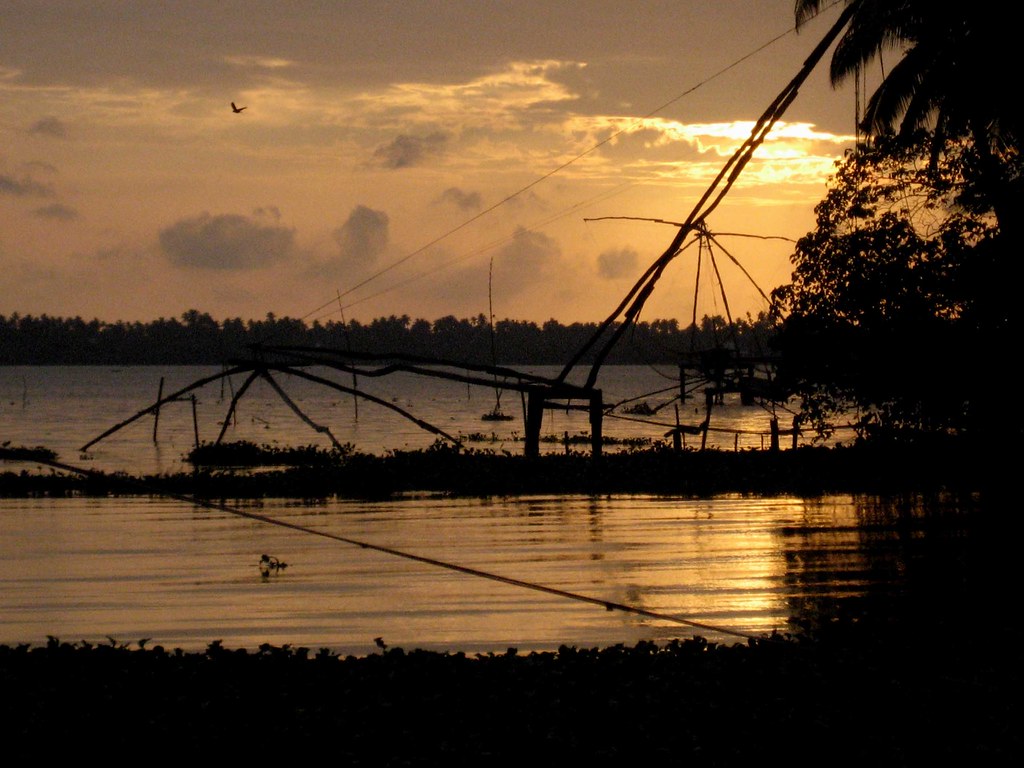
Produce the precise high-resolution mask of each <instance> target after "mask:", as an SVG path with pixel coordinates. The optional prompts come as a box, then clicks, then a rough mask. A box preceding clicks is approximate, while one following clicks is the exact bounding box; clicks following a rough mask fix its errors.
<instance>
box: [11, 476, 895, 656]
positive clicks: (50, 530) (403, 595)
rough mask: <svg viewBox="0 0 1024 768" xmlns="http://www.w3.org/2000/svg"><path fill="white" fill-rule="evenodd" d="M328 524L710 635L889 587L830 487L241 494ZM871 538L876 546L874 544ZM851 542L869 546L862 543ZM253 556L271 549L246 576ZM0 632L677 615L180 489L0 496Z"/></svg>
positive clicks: (463, 635) (415, 631) (358, 649)
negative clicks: (721, 494)
mask: <svg viewBox="0 0 1024 768" xmlns="http://www.w3.org/2000/svg"><path fill="white" fill-rule="evenodd" d="M250 509H252V510H253V511H257V512H259V513H260V514H264V515H267V516H270V517H273V518H276V519H280V520H283V521H286V522H289V523H294V524H298V525H302V526H305V527H309V528H314V529H316V530H318V531H324V532H327V533H330V534H333V535H337V536H343V537H346V538H351V539H355V540H357V541H362V542H367V543H370V544H374V545H377V546H384V547H389V548H394V549H398V550H403V551H406V552H409V553H412V554H415V555H419V556H423V557H429V558H434V559H439V560H444V561H450V562H453V563H456V564H459V565H464V566H470V567H473V568H477V569H481V570H486V571H489V572H493V573H496V574H499V575H502V576H507V577H512V578H515V579H520V580H525V581H530V582H536V583H539V584H542V585H545V586H548V587H553V588H556V589H560V590H565V591H569V592H574V593H580V594H584V595H587V596H590V597H594V598H597V599H600V600H607V601H610V602H616V603H626V604H629V605H634V606H639V607H642V608H645V609H648V610H651V611H655V612H658V613H664V614H669V615H672V616H676V617H681V618H687V619H691V620H694V621H698V622H701V623H703V624H710V625H714V626H719V627H721V628H723V629H725V630H728V631H735V632H741V633H750V634H762V633H768V632H771V631H772V630H773V629H779V630H782V631H788V630H790V629H792V628H791V627H790V626H788V625H787V619H788V617H789V616H791V615H792V614H793V612H794V610H796V608H797V607H798V606H800V605H802V604H803V603H804V602H806V601H807V600H809V599H811V600H813V599H816V598H819V597H821V596H822V595H828V596H829V597H830V598H841V597H845V596H854V595H861V594H864V593H865V592H867V591H868V590H871V589H873V588H877V587H880V586H881V587H883V588H890V587H892V586H893V585H897V586H898V582H899V580H900V578H901V576H900V574H901V573H902V572H904V571H906V569H907V566H908V563H907V562H905V557H906V555H905V553H904V552H903V550H902V549H901V547H899V546H895V545H897V544H899V542H900V539H901V537H902V536H903V535H904V534H902V533H900V531H899V530H898V528H896V527H893V528H891V529H889V530H888V531H887V532H886V530H884V529H883V532H882V533H879V531H878V530H877V529H876V530H875V531H874V532H873V533H872V534H871V537H872V540H871V541H869V540H868V539H867V538H866V536H865V534H864V533H863V531H862V530H860V528H859V526H860V525H861V524H863V523H864V522H865V516H872V515H876V513H877V510H876V509H874V507H873V503H871V502H869V501H866V500H858V499H854V498H850V497H834V498H833V497H830V498H824V499H818V500H812V501H807V500H800V499H791V498H773V499H747V498H718V499H712V500H699V501H698V500H686V499H672V498H658V497H647V496H640V497H634V496H630V497H602V498H589V497H564V496H558V497H525V498H516V499H503V500H490V501H481V500H452V499H439V498H407V499H402V500H398V501H389V502H381V503H365V502H352V501H334V502H330V503H327V504H324V505H321V506H303V505H296V504H288V503H275V502H267V503H265V504H264V505H263V506H260V507H258V508H250ZM880 543H882V544H884V546H882V547H879V544H880ZM869 545H870V546H869ZM264 553H268V554H272V555H273V556H275V557H277V558H279V559H280V560H282V561H284V562H285V563H287V564H288V567H287V568H285V569H284V570H282V571H280V572H278V573H276V574H271V575H270V577H269V578H264V577H263V576H262V575H261V573H260V570H259V567H258V563H259V558H260V556H261V554H264ZM0 556H2V560H3V563H4V567H3V569H2V571H0V641H2V642H5V643H9V644H10V643H16V642H31V643H40V642H45V639H46V636H47V635H53V636H57V637H59V638H61V639H62V640H78V639H88V640H90V641H93V642H94V641H97V640H99V641H105V638H106V637H108V636H109V637H113V638H115V639H117V640H119V641H122V642H134V641H136V640H138V639H141V638H152V641H151V642H154V643H155V642H159V643H162V644H164V645H166V646H169V647H182V648H186V649H201V648H203V647H205V646H206V644H208V643H209V642H211V641H213V640H223V641H224V643H225V644H226V645H228V646H231V647H239V646H241V647H250V648H255V647H257V646H258V645H259V644H260V643H264V642H269V643H272V644H275V645H283V644H292V645H294V646H306V647H311V648H321V647H327V648H331V649H334V650H336V651H339V652H345V653H354V654H364V653H368V652H371V651H372V650H373V645H372V640H373V638H374V637H378V636H381V637H384V638H385V641H386V642H388V643H389V644H391V645H397V646H401V647H405V648H414V647H419V648H426V649H434V650H453V651H454V650H462V651H466V652H471V651H472V652H485V651H502V650H504V649H506V648H507V647H510V646H514V647H518V648H520V649H522V650H536V649H553V648H557V647H558V645H560V644H563V643H564V644H568V645H576V646H579V647H592V646H606V645H610V644H614V643H620V642H624V643H630V644H632V643H635V642H636V641H638V640H642V639H647V640H655V641H665V640H668V639H671V638H676V637H690V636H692V635H693V634H698V635H702V636H704V637H708V638H709V639H716V640H719V641H723V642H730V643H731V642H736V641H737V638H736V637H735V636H733V635H730V634H728V633H727V632H726V633H716V632H714V631H709V630H708V629H707V628H701V629H694V628H692V627H690V626H686V625H680V624H677V623H673V622H670V621H664V620H657V619H650V618H644V617H641V616H637V615H635V614H629V613H625V612H619V611H606V610H603V609H602V608H600V607H598V606H594V605H591V604H586V603H580V602H575V601H571V600H567V599H563V598H559V597H555V596H552V595H548V594H544V593H541V592H536V591H532V590H528V589H524V588H521V587H516V586H510V585H508V584H504V583H500V582H496V581H491V580H486V579H481V578H478V577H473V576H468V575H465V574H461V573H457V572H453V571H449V570H443V569H439V568H436V567H432V566H429V565H425V564H422V563H417V562H412V561H409V560H406V559H402V558H399V557H395V556H393V555H388V554H384V553H380V552H376V551H373V550H368V549H364V548H361V547H358V546H354V545H351V544H344V543H341V542H338V541H334V540H331V539H327V538H323V537H319V536H315V535H311V534H309V533H303V532H300V531H295V530H289V529H285V528H281V527H278V526H274V525H271V524H267V523H265V522H259V521H254V520H251V519H247V518H243V517H240V516H237V515H233V514H230V513H227V512H223V511H211V510H209V509H205V508H201V507H196V506H193V505H191V504H187V503H183V502H178V501H169V500H162V499H148V498H124V499H68V500H60V501H53V500H38V499H7V500H0Z"/></svg>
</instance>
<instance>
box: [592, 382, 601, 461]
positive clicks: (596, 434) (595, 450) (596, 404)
mask: <svg viewBox="0 0 1024 768" xmlns="http://www.w3.org/2000/svg"><path fill="white" fill-rule="evenodd" d="M603 446H604V397H603V396H602V394H601V390H599V389H595V390H593V391H592V392H591V394H590V454H591V456H593V457H594V458H595V459H596V458H600V456H601V448H602V447H603Z"/></svg>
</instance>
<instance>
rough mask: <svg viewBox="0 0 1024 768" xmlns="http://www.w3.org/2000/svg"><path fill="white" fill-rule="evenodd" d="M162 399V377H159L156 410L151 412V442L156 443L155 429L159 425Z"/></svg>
mask: <svg viewBox="0 0 1024 768" xmlns="http://www.w3.org/2000/svg"><path fill="white" fill-rule="evenodd" d="M163 399H164V377H163V376H161V377H160V387H159V389H157V391H156V410H154V411H153V442H154V443H155V442H156V428H157V427H158V426H159V425H160V403H161V402H162V401H163Z"/></svg>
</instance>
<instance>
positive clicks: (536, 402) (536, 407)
mask: <svg viewBox="0 0 1024 768" xmlns="http://www.w3.org/2000/svg"><path fill="white" fill-rule="evenodd" d="M543 421H544V392H543V391H541V390H540V389H531V390H529V392H528V394H527V399H526V441H525V445H524V447H523V453H524V454H525V455H526V456H530V457H537V456H540V427H541V424H542V423H543Z"/></svg>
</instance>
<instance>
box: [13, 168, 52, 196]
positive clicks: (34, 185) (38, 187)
mask: <svg viewBox="0 0 1024 768" xmlns="http://www.w3.org/2000/svg"><path fill="white" fill-rule="evenodd" d="M0 195H11V196H13V197H50V196H51V195H53V188H52V187H50V185H49V184H43V183H41V182H38V181H36V180H35V179H33V178H32V177H31V176H22V177H21V178H20V179H16V178H14V177H13V176H10V175H8V174H3V173H0Z"/></svg>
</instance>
